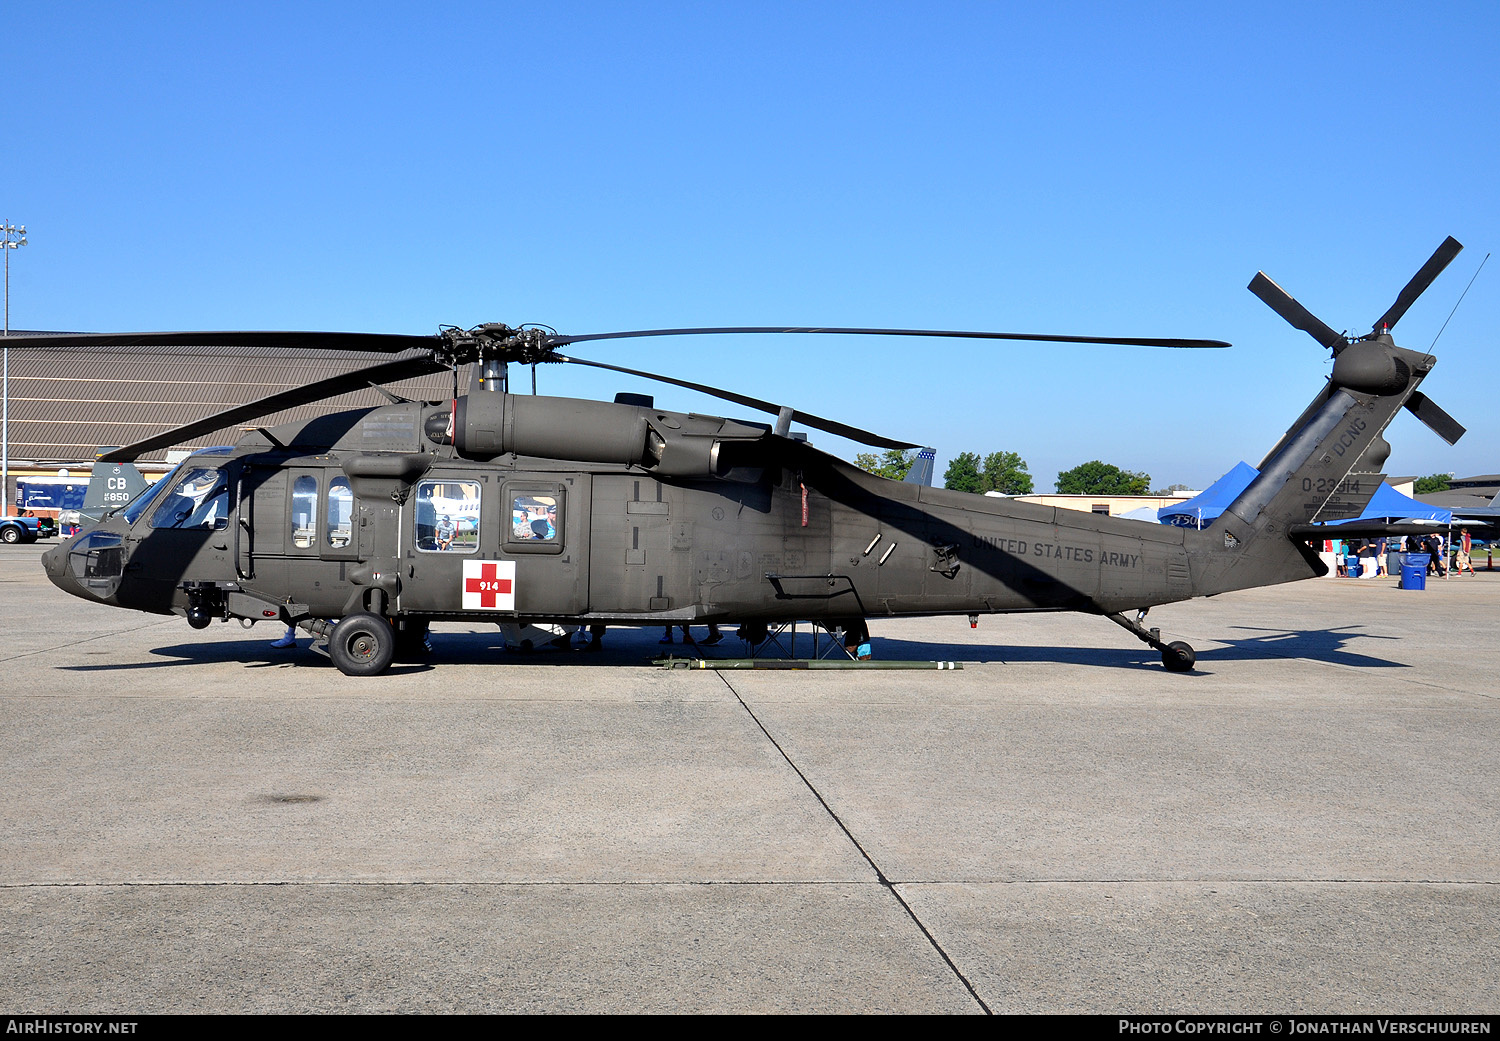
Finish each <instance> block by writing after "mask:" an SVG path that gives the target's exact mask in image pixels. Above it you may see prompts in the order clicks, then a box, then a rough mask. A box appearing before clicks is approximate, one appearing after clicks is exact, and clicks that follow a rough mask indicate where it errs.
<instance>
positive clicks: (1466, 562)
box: [1453, 528, 1477, 577]
mask: <svg viewBox="0 0 1500 1041" xmlns="http://www.w3.org/2000/svg"><path fill="white" fill-rule="evenodd" d="M1473 548H1474V543H1473V540H1472V539H1470V538H1469V529H1468V528H1460V529H1459V537H1458V555H1457V556H1456V557H1454V558H1453V573H1454V574H1455V575H1462V574H1463V573H1464V571H1465V569H1467V570H1468V572H1469V574H1471V575H1473V574H1474V564H1473V561H1472V560H1471V559H1470V557H1469V553H1470V551H1471V550H1472V549H1473ZM1476 577H1477V576H1476Z"/></svg>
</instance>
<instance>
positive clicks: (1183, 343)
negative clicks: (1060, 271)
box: [547, 325, 1231, 348]
mask: <svg viewBox="0 0 1500 1041" xmlns="http://www.w3.org/2000/svg"><path fill="white" fill-rule="evenodd" d="M727 333H832V334H835V335H838V336H941V337H949V338H953V339H965V340H1031V341H1040V342H1044V343H1102V344H1108V345H1113V346H1121V347H1175V348H1220V347H1229V346H1231V344H1228V343H1226V342H1225V341H1223V340H1164V339H1160V338H1156V337H1135V336H1055V335H1052V334H1050V333H986V332H964V331H961V330H951V329H835V328H815V327H811V326H779V325H777V326H771V325H743V326H714V327H710V328H706V329H635V330H632V331H627V332H618V333H586V334H584V335H582V336H549V337H548V338H547V343H548V344H549V345H551V346H553V347H565V346H567V345H568V344H570V343H582V342H584V341H585V340H626V339H631V338H633V337H637V336H719V335H723V334H727Z"/></svg>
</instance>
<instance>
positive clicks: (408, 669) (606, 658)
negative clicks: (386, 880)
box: [59, 626, 1410, 676]
mask: <svg viewBox="0 0 1500 1041" xmlns="http://www.w3.org/2000/svg"><path fill="white" fill-rule="evenodd" d="M1230 629H1231V631H1234V632H1242V633H1246V634H1247V635H1246V636H1245V637H1244V638H1241V639H1216V640H1213V641H1212V642H1213V643H1214V644H1215V645H1216V646H1212V647H1207V648H1205V649H1204V650H1203V651H1202V652H1201V653H1200V654H1199V655H1198V664H1199V667H1198V668H1197V669H1195V670H1194V672H1195V673H1197V674H1199V675H1202V674H1204V673H1206V672H1208V671H1211V670H1209V669H1205V668H1204V666H1212V665H1213V664H1214V663H1229V662H1248V661H1270V660H1275V659H1289V658H1306V659H1308V660H1311V661H1317V662H1324V663H1326V664H1330V665H1342V666H1346V667H1349V668H1359V669H1392V668H1409V667H1410V666H1409V665H1407V664H1406V663H1404V662H1400V661H1392V660H1390V659H1388V658H1382V657H1377V656H1375V655H1372V654H1367V653H1362V652H1359V651H1355V650H1351V649H1349V646H1348V645H1349V644H1350V643H1351V642H1352V641H1354V640H1395V641H1398V642H1399V641H1400V640H1401V639H1402V637H1400V636H1385V635H1376V634H1372V633H1366V632H1361V631H1359V630H1358V628H1357V627H1356V626H1341V627H1339V628H1337V629H1300V630H1299V629H1266V628H1258V627H1253V626H1231V627H1230ZM660 633H661V630H660V629H657V628H656V627H655V626H649V627H647V626H642V627H622V628H612V629H611V630H610V632H609V635H608V637H607V638H606V643H605V646H604V648H603V649H602V650H601V651H600V652H599V653H589V652H587V651H584V650H579V649H573V650H566V649H561V648H551V647H544V648H539V649H537V650H534V651H530V652H521V651H513V650H506V649H505V647H504V645H503V643H502V642H501V640H500V637H499V635H498V634H497V633H487V632H456V633H454V632H435V633H434V634H433V639H432V643H433V650H432V652H431V653H430V654H427V655H424V656H422V657H421V658H419V659H406V660H402V659H400V658H398V660H397V662H396V663H395V664H394V665H393V666H392V668H391V674H392V675H397V676H399V675H403V674H413V673H419V672H428V671H431V670H432V669H433V668H435V667H439V666H445V665H494V664H507V663H508V664H513V665H531V666H594V667H599V666H605V667H609V666H614V667H620V666H632V667H639V666H642V665H648V664H650V663H651V662H652V661H653V660H656V659H660V658H666V657H678V658H698V657H710V658H739V657H748V656H749V650H750V649H749V646H748V645H747V644H744V643H743V642H741V641H739V640H737V639H736V638H735V637H734V636H733V635H732V633H726V634H725V636H726V638H725V640H724V642H723V643H721V644H719V645H718V646H717V647H714V648H701V649H700V648H698V647H696V646H690V645H684V644H681V643H674V644H672V645H669V646H662V645H659V644H658V642H657V639H658V637H659V635H660ZM1248 634H1253V635H1248ZM871 643H872V645H873V649H874V652H875V658H876V660H877V661H967V662H993V663H996V664H1055V665H1086V666H1090V667H1093V668H1103V669H1128V670H1143V669H1154V668H1157V667H1158V663H1157V661H1156V657H1155V655H1152V654H1143V653H1142V651H1141V650H1140V649H1139V648H1136V647H1113V648H1100V647H1062V646H1054V645H1031V646H1024V645H1006V644H998V643H997V644H988V645H984V644H979V645H976V644H972V643H930V642H922V641H917V640H900V639H892V638H889V637H880V636H877V637H874V638H873V639H872V640H871ZM800 649H802V648H801V646H800V645H799V650H800ZM150 653H151V654H152V655H153V656H154V657H155V659H156V660H153V661H145V662H116V663H111V664H100V665H63V666H59V668H60V669H61V670H62V671H66V672H107V671H113V670H133V669H161V668H174V667H178V666H213V665H224V664H230V663H238V664H241V665H243V666H244V667H245V668H247V669H266V668H286V667H293V666H295V667H299V668H308V667H322V666H324V665H328V666H329V667H331V663H330V662H329V661H328V659H327V658H326V657H324V656H323V655H320V654H317V653H315V652H313V651H311V650H310V649H309V648H308V647H307V645H306V643H305V641H304V643H303V644H302V645H300V646H299V647H297V648H296V649H285V650H280V649H276V648H273V647H271V646H270V644H269V643H268V641H266V640H264V639H260V638H256V639H240V640H227V641H223V640H213V641H205V642H203V643H177V644H172V645H170V646H165V647H156V648H153V649H152V650H151V652H150Z"/></svg>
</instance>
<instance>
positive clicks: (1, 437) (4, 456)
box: [0, 221, 26, 513]
mask: <svg viewBox="0 0 1500 1041" xmlns="http://www.w3.org/2000/svg"><path fill="white" fill-rule="evenodd" d="M24 245H26V225H24V224H23V225H21V226H20V227H19V228H18V227H16V226H15V225H14V224H12V223H11V222H10V221H5V222H3V223H0V249H4V250H5V337H6V339H9V338H10V251H11V250H13V249H19V248H21V247H22V246H24ZM0 354H3V355H4V359H5V360H4V362H3V363H0V364H3V368H4V374H3V375H0V494H3V495H4V496H5V512H6V513H9V512H10V348H9V347H5V348H4V349H0Z"/></svg>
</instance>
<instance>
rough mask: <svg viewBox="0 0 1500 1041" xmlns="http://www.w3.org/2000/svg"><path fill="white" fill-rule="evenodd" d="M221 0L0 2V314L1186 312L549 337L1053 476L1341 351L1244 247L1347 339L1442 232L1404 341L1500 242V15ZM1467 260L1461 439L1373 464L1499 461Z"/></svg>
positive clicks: (1158, 443)
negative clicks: (0, 230)
mask: <svg viewBox="0 0 1500 1041" xmlns="http://www.w3.org/2000/svg"><path fill="white" fill-rule="evenodd" d="M245 6H246V7H247V8H253V10H244V11H241V10H237V9H234V8H232V7H231V6H230V5H219V4H198V3H195V4H171V3H133V4H128V5H127V4H117V3H100V4H87V3H61V4H42V3H29V2H22V0H17V2H14V3H11V4H9V5H8V6H7V8H6V15H5V19H4V26H5V37H6V40H7V50H8V52H9V54H10V55H11V60H10V61H9V62H8V70H7V76H6V80H7V83H6V90H5V98H6V100H5V103H4V104H3V105H0V132H3V139H4V141H5V142H6V143H7V145H8V146H9V147H8V152H9V155H10V156H11V158H10V160H9V161H7V162H6V163H5V164H4V165H3V167H0V217H5V218H8V219H10V220H11V221H13V222H15V223H17V224H21V223H24V224H26V226H27V228H28V230H29V232H30V243H29V244H28V246H27V247H26V248H25V249H24V250H19V251H16V252H15V253H14V254H13V256H12V272H11V325H12V327H13V328H43V329H75V330H96V331H118V330H138V329H140V330H147V329H210V328H229V329H256V328H267V329H349V330H356V331H397V332H414V333H424V332H432V331H435V329H436V328H437V326H438V325H440V324H455V325H473V324H477V323H480V322H484V321H502V322H506V323H509V324H512V325H515V324H519V323H522V322H540V323H544V324H547V325H551V326H553V327H554V328H556V329H558V330H559V331H561V332H566V333H583V332H600V331H607V330H616V329H631V328H655V327H660V326H694V325H740V324H746V325H762V324H765V325H778V324H790V325H804V324H808V325H811V324H816V325H858V326H892V327H927V328H959V329H992V330H1005V331H1022V332H1054V333H1070V334H1098V335H1118V336H1172V337H1213V338H1219V339H1225V340H1230V341H1232V342H1233V343H1234V344H1235V346H1234V348H1233V349H1232V350H1229V351H1197V352H1189V351H1167V350H1148V349H1138V348H1135V349H1132V348H1105V347H1073V346H1063V345H1040V346H1038V345H1025V344H1017V345H1014V346H1010V345H1004V344H998V345H996V344H984V343H976V342H972V341H956V342H954V343H951V344H949V343H939V342H934V341H928V340H916V341H905V340H897V339H879V340H867V339H848V340H846V339H843V338H834V337H815V338H792V337H777V338H758V339H755V340H749V339H746V338H739V337H735V338H722V339H716V340H704V339H683V340H674V341H649V340H648V341H618V342H614V343H607V344H591V345H589V351H587V352H585V351H583V350H581V349H580V350H579V351H578V352H577V353H579V354H583V355H584V356H586V357H593V358H597V359H599V360H601V361H608V362H613V363H616V364H623V365H634V366H639V367H642V368H648V369H654V370H656V371H668V372H671V373H675V374H678V375H682V376H685V377H686V378H690V379H697V380H701V381H703V382H706V383H710V384H715V385H719V386H726V387H731V388H734V389H738V390H740V391H742V392H745V393H749V394H753V395H756V396H758V397H763V398H770V399H772V400H778V401H786V402H788V403H791V404H794V405H796V406H798V407H800V408H803V409H805V410H807V411H809V412H814V413H817V414H820V415H825V416H830V417H835V418H839V419H843V420H845V421H848V422H851V423H854V424H856V425H859V426H864V427H867V428H874V429H878V430H881V431H884V432H887V433H889V434H892V435H894V436H899V437H904V438H908V439H910V440H912V441H918V442H922V443H927V444H933V445H935V446H936V447H937V450H938V458H939V472H940V473H941V470H942V467H943V466H944V465H945V464H946V460H947V459H948V458H950V457H951V456H953V455H955V454H957V453H958V452H960V451H965V450H968V451H975V452H979V453H985V452H989V451H994V450H998V449H1005V450H1010V451H1017V452H1020V453H1021V455H1022V456H1023V457H1024V458H1026V459H1027V460H1028V462H1029V463H1030V466H1031V471H1032V473H1033V474H1034V475H1035V476H1036V478H1037V483H1038V486H1039V487H1040V488H1042V489H1050V488H1051V486H1052V483H1053V480H1054V479H1055V476H1056V474H1057V472H1058V471H1059V470H1062V469H1067V468H1070V467H1072V466H1074V465H1076V464H1078V463H1081V462H1084V461H1086V460H1089V459H1094V458H1102V459H1104V460H1106V461H1109V462H1113V463H1116V464H1118V465H1120V466H1122V467H1125V468H1127V469H1131V470H1141V471H1146V472H1148V473H1150V474H1151V475H1152V479H1153V484H1154V485H1156V486H1166V485H1167V484H1172V483H1186V484H1190V485H1194V486H1198V487H1201V486H1203V485H1205V484H1207V483H1208V482H1210V481H1212V480H1213V479H1214V478H1215V477H1217V476H1218V475H1219V474H1220V473H1222V472H1224V471H1225V470H1227V469H1229V468H1230V467H1231V466H1232V465H1233V464H1234V462H1235V461H1236V460H1238V459H1241V458H1244V459H1247V460H1249V461H1250V462H1252V463H1254V462H1257V461H1258V460H1259V459H1260V457H1261V455H1262V454H1264V452H1265V451H1266V450H1267V449H1268V448H1269V447H1270V445H1271V444H1272V443H1273V442H1274V441H1275V440H1276V438H1277V437H1278V436H1279V435H1280V434H1281V432H1282V431H1283V430H1284V429H1285V428H1286V426H1287V424H1288V423H1290V421H1291V420H1292V419H1293V418H1295V416H1296V415H1297V413H1298V412H1299V411H1300V410H1301V409H1302V407H1303V406H1304V405H1305V404H1306V402H1307V400H1308V399H1310V398H1311V397H1312V395H1313V394H1314V393H1315V392H1316V391H1317V390H1318V388H1319V387H1320V385H1321V382H1322V378H1323V376H1324V375H1325V374H1326V373H1327V371H1328V368H1329V363H1328V359H1327V352H1326V351H1324V350H1323V349H1322V348H1320V347H1318V346H1317V345H1316V344H1315V343H1314V342H1313V341H1312V340H1311V339H1310V338H1309V337H1308V336H1306V335H1305V334H1303V333H1299V332H1297V331H1295V330H1293V329H1292V328H1290V327H1289V326H1288V325H1286V324H1285V323H1284V322H1283V321H1282V320H1281V319H1280V318H1278V317H1277V316H1276V315H1275V314H1273V313H1272V312H1271V311H1270V310H1269V309H1267V308H1266V307H1265V306H1264V305H1263V304H1261V303H1260V302H1259V301H1258V300H1256V299H1255V298H1254V297H1253V296H1251V295H1250V293H1249V292H1247V291H1246V289H1245V285H1246V283H1248V282H1249V280H1250V278H1251V276H1253V275H1254V274H1255V272H1256V271H1257V270H1259V269H1264V270H1265V271H1266V273H1267V274H1269V275H1270V276H1271V277H1272V278H1274V279H1275V280H1276V281H1277V282H1279V283H1280V284H1281V285H1282V286H1283V287H1285V288H1286V289H1287V290H1288V291H1289V292H1291V293H1292V294H1293V295H1294V296H1296V297H1297V298H1298V299H1299V300H1301V301H1302V302H1303V303H1304V304H1306V305H1307V306H1308V307H1309V308H1310V309H1311V310H1312V311H1313V312H1314V313H1316V314H1317V315H1319V316H1320V317H1321V318H1323V319H1324V320H1325V321H1326V322H1328V324H1330V325H1332V326H1333V327H1335V328H1338V329H1343V328H1348V329H1351V330H1353V331H1360V332H1362V331H1365V330H1367V329H1368V327H1369V325H1370V323H1371V322H1373V321H1374V320H1375V318H1376V317H1378V316H1379V315H1380V314H1381V313H1382V312H1383V311H1384V310H1385V308H1386V307H1387V306H1388V305H1389V304H1390V302H1391V301H1392V299H1394V297H1395V295H1396V293H1397V291H1398V290H1399V289H1400V288H1401V287H1402V286H1403V285H1404V284H1405V283H1406V281H1407V279H1408V278H1410V277H1411V275H1412V274H1413V273H1414V272H1415V271H1416V269H1417V267H1419V266H1420V265H1421V263H1422V262H1423V261H1424V260H1426V258H1427V257H1428V255H1429V254H1430V253H1431V252H1432V250H1433V249H1434V248H1436V246H1437V245H1438V243H1440V242H1441V241H1442V239H1443V237H1444V236H1445V235H1449V234H1452V235H1454V236H1455V237H1457V238H1458V239H1459V240H1460V241H1461V242H1463V243H1464V244H1465V246H1466V247H1468V248H1467V249H1466V250H1465V251H1464V252H1463V253H1462V254H1461V255H1460V256H1459V258H1458V259H1457V260H1456V261H1455V262H1454V264H1453V265H1452V267H1450V269H1449V271H1448V273H1446V274H1445V275H1444V276H1443V277H1442V278H1440V279H1439V280H1438V281H1437V283H1436V284H1434V286H1433V287H1432V288H1431V289H1430V290H1429V291H1428V293H1427V294H1426V295H1425V296H1424V297H1423V298H1422V299H1421V300H1420V301H1419V302H1418V303H1417V305H1416V306H1415V307H1413V308H1412V309H1411V311H1410V312H1409V313H1408V314H1407V315H1406V317H1405V318H1404V319H1403V321H1402V322H1401V324H1400V326H1399V327H1398V329H1397V333H1398V336H1397V339H1398V342H1401V343H1403V345H1405V346H1409V347H1416V348H1419V349H1427V347H1428V345H1429V344H1431V342H1432V339H1433V337H1434V336H1435V335H1436V334H1437V331H1438V329H1439V327H1440V326H1441V325H1442V323H1443V321H1444V320H1445V319H1446V318H1447V316H1448V313H1449V311H1450V310H1451V309H1452V307H1453V304H1454V302H1455V301H1456V300H1457V298H1458V295H1459V293H1460V292H1461V291H1462V290H1463V287H1464V285H1465V283H1467V282H1468V280H1469V278H1470V277H1471V276H1472V275H1473V274H1474V271H1475V269H1476V268H1477V266H1478V265H1479V262H1480V261H1481V260H1482V259H1483V257H1484V255H1485V253H1486V252H1488V251H1489V250H1491V249H1492V248H1494V246H1495V243H1496V242H1497V232H1500V220H1497V217H1500V213H1497V201H1496V200H1497V194H1496V188H1495V186H1496V170H1497V158H1500V155H1497V152H1500V148H1497V136H1500V111H1497V108H1500V105H1497V99H1500V91H1497V86H1500V83H1497V80H1500V74H1497V72H1496V66H1497V62H1496V59H1495V56H1494V53H1493V52H1494V43H1495V41H1496V40H1497V39H1500V5H1495V4H1494V3H1455V4H1447V5H1442V6H1441V7H1435V8H1434V7H1432V6H1430V5H1429V6H1427V7H1423V6H1419V5H1413V4H1387V3H1357V4H1356V3H1349V4H1343V3H1329V4H1274V3H1273V4H1258V5H1250V6H1249V7H1244V6H1239V7H1236V8H1235V9H1233V10H1230V9H1229V8H1228V5H1207V4H1066V3H1062V4H1052V5H1036V4H1019V3H1017V4H1009V3H926V4H921V5H918V4H916V3H879V2H870V3H848V4H841V3H816V2H803V3H795V4H775V3H756V4H749V5H727V4H710V3H697V4H691V3H638V4H624V3H621V4H608V3H551V4H545V5H537V4H506V3H489V4H467V3H450V4H445V5H434V9H433V10H431V11H417V10H415V5H402V4H358V5H355V4H338V3H326V4H278V3H260V4H256V5H245ZM1042 8H1045V9H1042ZM1497 268H1500V262H1497V263H1494V264H1491V265H1489V266H1487V267H1486V268H1485V271H1484V273H1483V274H1482V275H1481V276H1480V278H1479V280H1478V281H1477V282H1476V283H1475V284H1474V288H1473V289H1472V290H1471V291H1470V293H1469V295H1468V298H1467V299H1466V300H1465V302H1464V304H1463V306H1462V307H1461V308H1460V309H1459V311H1458V313H1457V315H1456V316H1455V317H1454V319H1453V321H1452V323H1451V324H1450V325H1449V327H1448V329H1447V331H1446V332H1445V333H1444V334H1443V338H1442V339H1441V340H1440V341H1439V343H1438V345H1437V347H1436V348H1435V352H1436V353H1437V355H1438V357H1439V365H1438V368H1437V369H1436V371H1435V372H1434V374H1433V376H1432V377H1431V378H1429V380H1428V381H1427V382H1426V384H1424V387H1423V389H1424V391H1426V392H1427V393H1428V394H1429V395H1430V396H1431V397H1433V398H1434V399H1435V400H1436V401H1437V402H1438V403H1440V404H1441V405H1442V406H1443V407H1445V408H1446V409H1447V410H1448V411H1449V412H1451V413H1452V414H1453V415H1454V416H1455V417H1456V418H1457V419H1459V421H1460V422H1462V423H1464V424H1466V425H1467V426H1468V427H1469V434H1468V435H1467V436H1466V437H1465V438H1464V440H1462V441H1461V442H1460V443H1459V445H1458V446H1457V447H1456V448H1449V447H1448V446H1447V445H1445V444H1443V443H1442V442H1441V441H1439V440H1438V439H1437V438H1436V437H1435V436H1434V435H1432V434H1431V433H1430V432H1428V431H1427V430H1426V429H1425V428H1424V427H1422V426H1421V425H1420V424H1418V423H1417V422H1416V421H1415V420H1413V419H1411V418H1409V417H1406V416H1404V415H1403V416H1402V417H1401V418H1398V419H1397V421H1396V422H1395V423H1394V424H1393V425H1392V428H1391V431H1390V432H1389V433H1388V435H1387V436H1388V437H1389V439H1390V440H1391V442H1392V444H1393V445H1394V448H1395V450H1394V452H1393V453H1392V456H1391V459H1390V462H1389V464H1388V467H1387V469H1388V470H1389V471H1390V472H1392V473H1430V472H1435V471H1456V472H1457V473H1459V474H1461V475H1462V474H1470V473H1481V472H1494V471H1496V470H1500V436H1497V435H1500V409H1496V408H1495V407H1494V402H1495V399H1496V390H1497V388H1500V368H1497V366H1496V364H1495V357H1496V355H1495V352H1494V350H1493V349H1492V347H1491V342H1492V339H1493V330H1494V328H1495V326H1496V324H1497V323H1496V319H1497V315H1500V270H1497ZM540 379H541V389H542V391H543V393H552V394H576V395H580V396H606V397H607V396H609V395H611V394H613V393H614V391H616V390H621V389H631V390H649V389H650V388H649V387H647V386H643V385H632V383H633V381H630V380H628V379H627V378H625V377H620V376H617V375H613V374H607V373H602V372H594V371H585V370H579V369H576V368H566V369H547V370H544V371H543V372H542V374H541V377H540ZM655 393H656V394H657V400H658V403H660V404H662V405H663V406H665V407H670V408H680V409H690V410H697V411H707V412H719V413H722V412H725V411H728V412H731V413H732V412H735V411H736V410H735V408H734V407H733V406H728V405H721V404H719V403H716V402H713V401H712V400H711V399H705V398H702V397H700V396H697V395H692V394H689V393H687V392H684V391H678V390H676V389H672V388H665V387H662V388H658V389H656V390H655ZM815 441H816V442H817V443H819V444H820V445H822V446H823V447H825V448H827V449H828V450H830V451H833V452H835V453H836V454H840V455H843V456H845V457H852V455H853V454H854V452H856V451H858V450H859V449H858V447H857V446H854V445H852V444H849V443H847V442H844V441H841V440H839V439H836V438H831V437H828V436H820V437H817V438H815Z"/></svg>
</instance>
